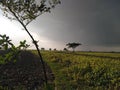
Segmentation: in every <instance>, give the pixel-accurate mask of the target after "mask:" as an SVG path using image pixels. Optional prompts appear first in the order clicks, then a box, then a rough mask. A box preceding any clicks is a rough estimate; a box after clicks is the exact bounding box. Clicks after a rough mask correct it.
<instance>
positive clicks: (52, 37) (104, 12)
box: [0, 0, 120, 51]
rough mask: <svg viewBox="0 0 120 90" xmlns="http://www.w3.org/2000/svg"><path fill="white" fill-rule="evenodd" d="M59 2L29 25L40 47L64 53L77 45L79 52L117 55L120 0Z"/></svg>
mask: <svg viewBox="0 0 120 90" xmlns="http://www.w3.org/2000/svg"><path fill="white" fill-rule="evenodd" d="M61 2H62V3H61V5H58V6H57V7H56V8H55V9H53V10H52V12H51V13H46V14H44V15H41V16H40V17H38V18H37V19H36V20H35V21H33V22H32V23H31V24H30V25H29V30H30V31H31V32H32V33H33V34H34V35H36V37H37V39H39V45H40V47H45V48H57V49H63V48H64V47H65V44H67V43H69V42H80V43H82V45H81V46H80V47H79V48H77V49H78V50H88V51H89V50H92V51H93V50H99V51H120V0H61ZM0 22H1V21H0ZM26 35H27V34H25V36H26ZM21 38H22V37H21ZM27 38H29V37H27ZM16 39H17V37H16ZM28 41H29V42H31V41H30V40H28Z"/></svg>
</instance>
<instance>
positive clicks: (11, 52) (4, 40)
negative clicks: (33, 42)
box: [0, 35, 29, 64]
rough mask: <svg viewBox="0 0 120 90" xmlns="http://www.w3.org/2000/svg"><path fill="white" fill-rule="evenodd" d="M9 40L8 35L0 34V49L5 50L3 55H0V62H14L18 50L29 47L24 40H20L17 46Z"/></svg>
mask: <svg viewBox="0 0 120 90" xmlns="http://www.w3.org/2000/svg"><path fill="white" fill-rule="evenodd" d="M11 41H12V40H10V38H9V36H6V35H0V47H1V50H3V51H4V52H5V54H4V55H1V56H0V64H5V63H10V62H11V63H13V62H16V60H17V57H18V54H19V53H20V50H22V49H26V48H28V47H29V45H28V44H26V40H24V41H20V44H19V46H17V47H16V46H15V45H14V44H13V43H12V42H11Z"/></svg>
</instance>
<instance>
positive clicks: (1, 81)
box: [0, 51, 54, 90]
mask: <svg viewBox="0 0 120 90" xmlns="http://www.w3.org/2000/svg"><path fill="white" fill-rule="evenodd" d="M0 55H4V52H1V51H0ZM45 67H46V72H47V77H48V81H49V82H53V80H54V75H53V73H52V71H51V69H50V67H49V66H48V65H47V64H46V63H45ZM44 83H45V79H44V74H43V69H42V64H41V62H40V59H39V57H38V56H36V55H34V54H33V53H31V52H28V51H21V52H20V54H19V56H18V60H17V61H16V63H7V64H4V65H0V86H2V87H8V88H10V89H11V90H14V89H15V87H18V86H23V87H24V88H26V89H27V90H33V89H34V88H36V87H41V86H43V84H44ZM26 89H25V90H26ZM15 90H16V89H15Z"/></svg>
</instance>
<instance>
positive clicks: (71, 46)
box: [66, 42, 82, 51]
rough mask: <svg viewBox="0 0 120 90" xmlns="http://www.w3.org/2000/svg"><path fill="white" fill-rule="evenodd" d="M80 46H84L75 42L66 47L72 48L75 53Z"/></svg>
mask: <svg viewBox="0 0 120 90" xmlns="http://www.w3.org/2000/svg"><path fill="white" fill-rule="evenodd" d="M79 45H82V44H81V43H75V42H73V43H68V44H66V46H67V47H68V48H72V49H73V51H75V48H76V47H78V46H79Z"/></svg>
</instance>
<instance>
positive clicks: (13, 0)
mask: <svg viewBox="0 0 120 90" xmlns="http://www.w3.org/2000/svg"><path fill="white" fill-rule="evenodd" d="M57 4H60V1H59V0H0V9H1V10H2V11H3V14H4V16H6V17H7V18H8V19H10V20H16V21H18V22H19V23H20V24H21V25H22V27H23V28H24V30H25V31H26V32H27V33H28V35H29V36H30V38H31V39H32V42H33V44H34V45H35V47H36V49H37V52H38V55H39V57H40V61H41V63H42V67H43V72H44V76H45V82H46V84H47V75H46V70H45V65H44V61H43V59H42V56H41V53H40V50H39V48H38V44H37V41H36V40H35V39H34V37H33V36H32V34H31V33H30V31H29V30H28V28H27V26H28V25H29V23H30V22H32V21H33V20H35V19H36V18H37V17H39V16H40V15H42V14H44V13H45V12H50V10H51V9H53V8H54V7H55V6H56V5H57Z"/></svg>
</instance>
